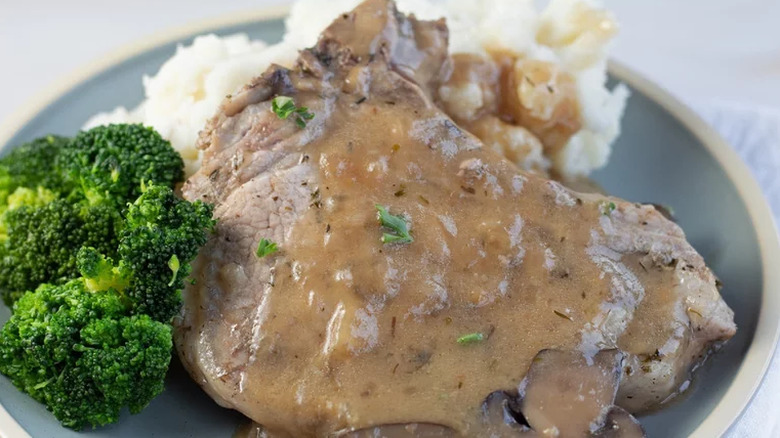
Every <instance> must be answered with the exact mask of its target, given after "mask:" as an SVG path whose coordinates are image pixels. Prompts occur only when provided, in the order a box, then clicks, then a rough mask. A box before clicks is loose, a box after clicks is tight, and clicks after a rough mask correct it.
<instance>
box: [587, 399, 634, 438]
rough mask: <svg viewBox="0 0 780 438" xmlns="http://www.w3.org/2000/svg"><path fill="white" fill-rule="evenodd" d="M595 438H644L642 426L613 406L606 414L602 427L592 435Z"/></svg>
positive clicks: (622, 410)
mask: <svg viewBox="0 0 780 438" xmlns="http://www.w3.org/2000/svg"><path fill="white" fill-rule="evenodd" d="M593 436H594V437H597V438H644V437H645V430H644V429H642V425H641V424H639V422H638V421H637V420H636V418H634V416H633V415H631V414H629V413H628V412H627V411H626V410H625V409H623V408H621V407H618V406H613V407H612V409H610V410H609V413H607V419H606V421H605V422H604V427H602V428H601V430H600V431H598V432H597V433H595V434H594V435H593Z"/></svg>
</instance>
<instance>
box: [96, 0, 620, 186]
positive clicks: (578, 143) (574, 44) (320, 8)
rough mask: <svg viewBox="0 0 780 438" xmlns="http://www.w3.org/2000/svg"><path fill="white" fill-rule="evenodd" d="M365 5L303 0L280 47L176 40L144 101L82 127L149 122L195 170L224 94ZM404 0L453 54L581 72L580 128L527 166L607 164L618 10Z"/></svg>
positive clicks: (576, 0) (211, 38)
mask: <svg viewBox="0 0 780 438" xmlns="http://www.w3.org/2000/svg"><path fill="white" fill-rule="evenodd" d="M358 3H360V0H330V1H328V2H322V1H320V0H298V1H297V2H296V3H295V4H294V5H293V6H292V9H291V13H290V16H289V17H288V18H287V22H286V24H287V29H288V31H287V33H286V34H285V36H284V38H283V40H282V41H281V42H280V43H278V44H275V45H267V44H266V43H264V42H262V41H252V40H250V39H249V38H248V37H247V36H246V35H244V34H237V35H230V36H226V37H223V38H220V37H217V36H215V35H204V36H201V37H198V38H196V39H195V40H194V42H193V44H192V45H190V46H187V47H183V46H181V47H179V48H178V50H177V52H176V54H175V55H174V56H173V57H171V58H170V59H169V60H168V61H166V63H165V64H164V65H163V66H162V68H161V69H160V71H159V72H158V73H157V74H156V75H155V76H152V77H144V78H143V83H144V89H145V91H146V99H145V100H144V101H143V103H141V105H140V106H138V107H137V108H135V109H132V110H127V109H125V108H117V109H115V110H114V111H111V112H108V113H101V114H98V115H96V116H94V117H93V118H91V119H90V120H89V121H87V123H86V124H85V127H92V126H96V125H100V124H107V123H112V122H113V123H119V122H135V123H144V124H146V125H151V126H153V127H154V128H155V129H157V130H158V131H159V132H160V133H161V134H162V135H163V136H164V137H166V138H168V139H169V140H170V141H171V143H172V144H173V146H174V147H175V148H176V149H177V150H178V151H179V152H180V153H181V155H182V157H183V158H184V160H185V163H186V171H187V174H188V175H189V174H191V173H193V172H194V171H195V170H197V168H198V167H199V165H200V152H199V151H198V150H197V149H196V148H195V144H196V140H197V136H198V132H199V131H200V129H201V128H202V127H203V126H204V125H205V123H206V121H207V119H208V118H209V117H211V116H212V115H213V114H214V113H216V111H217V108H218V106H219V104H220V102H221V101H222V99H223V98H224V97H225V96H226V95H228V94H231V93H233V92H235V91H236V90H237V89H238V88H240V87H241V86H242V85H243V84H244V83H246V82H248V81H249V80H250V79H251V78H253V77H255V76H257V75H259V74H260V73H262V72H263V71H264V70H265V69H266V68H267V67H268V66H269V65H270V64H271V63H277V64H281V65H290V64H291V63H292V62H293V61H294V59H295V58H296V56H297V53H298V50H300V49H302V48H305V47H309V46H311V45H313V44H314V43H315V42H316V40H317V36H318V35H319V33H320V32H321V31H322V29H324V28H325V27H326V26H327V25H328V24H329V23H330V22H331V21H332V20H333V19H335V18H336V17H337V16H338V15H339V14H340V13H342V12H344V11H347V10H349V9H352V8H353V7H354V6H355V5H357V4H358ZM397 3H398V7H399V9H400V10H401V11H404V12H412V13H414V14H416V15H417V16H418V17H419V18H423V19H437V18H439V17H445V18H446V19H447V24H448V26H449V28H450V51H451V52H452V53H471V54H486V53H488V52H490V51H507V52H512V53H514V54H517V55H518V57H519V58H520V59H524V60H540V61H544V62H547V63H551V64H552V65H554V66H555V67H556V68H557V69H560V70H561V71H564V72H566V73H567V74H569V75H571V77H573V78H574V86H575V90H576V97H577V104H578V105H579V109H578V110H579V114H580V116H581V119H582V120H581V127H580V129H579V130H578V131H577V132H576V133H574V135H572V136H571V137H570V138H568V140H567V142H566V144H565V145H563V147H561V148H556V149H555V151H554V152H551V155H552V156H549V157H542V155H541V154H542V150H541V145H537V143H538V142H536V143H535V142H533V141H530V142H527V143H525V147H530V148H531V149H532V150H531V152H530V153H529V155H528V158H527V160H533V163H531V162H530V161H529V162H528V163H526V164H528V166H527V167H533V166H536V165H537V164H540V163H542V164H541V165H542V167H544V166H550V165H551V166H552V168H553V169H554V170H555V171H557V172H558V173H559V174H561V175H562V176H564V177H577V176H584V175H587V174H589V173H590V172H591V171H592V170H594V169H597V168H599V167H601V166H603V165H605V164H606V162H607V159H608V158H609V153H610V150H611V144H612V142H613V141H614V140H615V138H616V137H617V135H618V134H619V131H620V118H621V117H622V114H623V109H624V105H625V101H626V98H627V96H628V90H627V89H626V88H625V87H624V86H618V87H616V88H615V89H614V90H608V89H607V88H606V87H605V82H606V60H607V49H608V47H609V42H610V41H611V39H612V37H613V36H614V34H615V33H616V24H615V21H614V19H613V18H612V16H611V14H609V13H608V12H607V11H604V10H602V9H600V8H599V6H598V5H597V4H595V3H594V2H591V1H583V0H552V1H551V2H550V4H549V5H548V6H547V7H546V8H545V9H544V10H543V11H541V12H540V11H537V9H536V8H535V7H534V1H533V0H462V1H458V2H453V1H447V0H397ZM312 11H316V13H311V12H312ZM472 88H473V87H472ZM444 91H445V92H446V93H444V95H443V98H444V99H445V100H446V99H448V96H451V97H449V98H450V99H457V100H458V101H457V102H450V103H452V104H453V105H454V107H457V108H464V111H467V110H468V108H469V106H474V105H476V106H479V105H481V104H482V98H483V96H482V95H480V93H478V92H473V91H474V90H472V89H464V90H460V91H459V90H454V91H453V90H444ZM470 99H473V101H470ZM445 103H446V102H445ZM506 135H508V136H510V137H512V136H513V134H511V133H507V134H506ZM525 135H526V133H523V136H525ZM514 137H517V136H516V135H514ZM519 164H521V165H523V164H524V163H523V162H520V163H519ZM537 167H538V166H537Z"/></svg>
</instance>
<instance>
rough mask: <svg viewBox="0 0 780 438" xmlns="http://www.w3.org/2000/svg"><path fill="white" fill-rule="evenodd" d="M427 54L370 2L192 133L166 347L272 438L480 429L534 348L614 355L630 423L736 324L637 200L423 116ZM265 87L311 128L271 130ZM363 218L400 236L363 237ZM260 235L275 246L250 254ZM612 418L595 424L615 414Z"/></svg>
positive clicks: (680, 243)
mask: <svg viewBox="0 0 780 438" xmlns="http://www.w3.org/2000/svg"><path fill="white" fill-rule="evenodd" d="M446 46H447V29H446V26H445V24H444V22H443V21H437V22H427V21H418V20H416V19H415V18H413V17H406V16H403V15H401V14H399V13H398V12H397V11H396V9H395V5H394V4H393V3H392V2H390V1H387V0H369V1H367V2H366V3H364V4H362V5H361V6H359V7H358V8H357V9H355V10H354V11H352V12H350V13H346V14H344V15H343V16H342V17H341V18H339V19H338V20H337V21H335V22H334V23H333V24H332V25H331V26H330V27H329V28H328V29H326V30H325V32H324V33H323V34H322V36H321V38H320V40H319V42H318V43H317V45H316V46H315V47H314V48H312V49H309V50H305V51H303V52H301V55H300V57H299V59H298V62H297V65H296V67H295V68H294V69H292V70H287V69H284V68H282V67H278V66H275V67H272V68H271V69H269V71H267V72H265V73H264V74H263V75H262V76H260V77H258V78H257V79H255V80H254V81H252V82H251V83H250V84H248V85H247V86H246V87H245V88H244V90H243V91H241V93H240V94H238V95H236V96H234V97H232V98H228V100H226V102H225V103H224V104H223V106H222V109H221V111H220V113H219V114H217V115H216V116H215V117H214V119H213V120H212V121H211V122H210V123H209V125H208V126H207V127H206V129H205V130H204V131H203V132H202V133H201V139H200V147H202V148H203V149H204V150H205V158H204V162H203V166H202V168H201V169H200V171H199V172H198V173H197V174H195V175H194V176H193V177H192V178H191V179H190V180H188V181H187V183H186V185H185V187H184V189H183V193H184V195H185V197H186V198H188V199H191V200H194V199H202V200H204V201H207V202H213V203H215V205H216V209H215V216H216V217H217V218H218V219H219V224H218V225H217V227H216V232H215V235H214V236H213V237H212V239H211V241H210V242H209V243H208V244H207V245H206V247H204V249H203V250H202V251H201V254H200V256H199V258H198V260H197V261H196V263H195V266H194V270H193V272H194V273H195V274H194V275H195V279H196V283H195V284H194V285H192V286H188V289H187V290H186V291H185V293H184V303H185V308H184V311H183V315H182V318H181V319H180V320H179V321H177V333H176V344H177V349H178V352H179V355H180V357H181V359H182V361H183V363H184V364H185V366H186V367H187V369H188V370H189V371H190V373H191V374H192V375H193V377H194V378H195V379H196V381H197V382H198V383H199V384H200V385H201V386H202V387H203V388H204V389H205V390H206V391H207V392H208V393H209V394H210V395H211V396H212V397H213V398H214V399H215V400H216V401H217V402H218V403H220V404H221V405H223V406H226V407H231V408H234V409H237V410H239V411H241V412H242V413H244V414H245V415H246V416H248V417H249V418H251V419H252V420H254V421H256V422H258V423H260V424H262V425H263V426H264V427H265V428H266V430H268V431H271V432H273V433H275V434H277V435H279V436H294V437H310V436H329V435H331V434H338V433H348V432H350V431H356V430H359V429H365V428H372V427H376V426H382V425H398V424H402V425H403V424H417V425H418V426H419V425H420V424H425V425H431V426H426V427H432V428H434V429H436V428H437V427H438V428H439V429H436V430H444V429H448V430H452V431H453V433H456V434H462V435H468V436H480V435H483V434H485V433H486V430H487V429H486V428H485V423H484V421H483V402H485V400H486V397H488V395H490V394H491V393H494V392H495V391H499V390H500V391H506V392H507V393H515V394H517V393H518V385H519V384H520V383H521V382H522V381H523V378H524V376H525V374H526V372H527V371H528V369H529V367H530V366H531V365H532V363H533V359H534V357H536V356H537V354H538V353H539V352H540V351H542V350H546V349H557V350H563V351H569V352H571V351H573V352H577V353H578V354H580V355H582V357H583V358H584V362H585V363H589V362H591V361H592V360H593V358H594V357H596V355H597V354H598V353H599V351H601V350H607V349H619V350H620V351H621V352H622V354H623V355H624V357H623V359H622V360H623V362H622V368H623V369H622V370H621V373H619V374H618V375H620V378H619V380H620V385H619V389H618V392H617V399H616V401H615V404H616V405H617V406H620V407H621V408H624V409H626V410H628V411H630V412H641V411H643V410H646V409H651V408H654V407H656V406H658V405H659V404H660V403H661V402H663V401H665V400H666V399H667V398H670V397H672V396H673V395H674V394H676V393H677V392H678V390H679V388H680V387H681V386H682V385H683V384H684V382H686V380H687V379H688V377H689V371H690V369H691V367H692V366H693V365H694V364H695V363H697V362H698V361H700V360H701V359H700V358H701V357H702V356H706V354H707V352H708V351H709V349H710V348H711V347H713V346H715V345H717V343H719V342H722V341H725V340H727V339H728V338H730V337H731V336H732V335H733V333H734V331H735V326H734V323H733V319H732V312H731V310H730V309H729V308H728V307H727V306H726V304H725V303H724V302H723V301H722V300H721V298H720V295H719V294H718V291H717V289H716V287H715V279H714V276H713V275H712V273H711V272H710V270H709V269H708V268H707V267H706V266H705V265H704V261H703V260H702V258H701V257H700V256H699V255H698V254H697V253H696V252H695V250H694V249H693V248H692V247H691V246H690V245H689V244H688V243H687V242H686V241H685V237H684V235H683V232H682V231H681V230H680V228H679V227H677V226H676V225H675V224H674V223H672V222H670V221H668V220H666V219H665V218H664V217H663V216H662V215H661V214H659V213H658V212H657V211H656V210H655V209H654V208H653V207H652V206H644V205H639V204H633V203H629V202H625V201H621V200H619V199H615V198H608V197H604V196H601V195H586V194H580V193H576V192H573V191H570V190H568V189H566V188H564V187H563V186H562V185H560V184H559V183H557V182H554V181H549V180H546V179H542V178H539V177H537V176H533V175H529V174H525V173H524V172H521V171H520V170H518V168H517V167H516V166H515V165H514V164H512V163H510V162H509V161H507V160H505V159H504V158H502V157H501V155H500V154H499V153H497V152H495V151H494V150H492V149H491V148H486V147H484V146H483V145H482V143H480V141H479V140H478V139H477V138H476V137H474V136H472V135H471V134H469V133H468V132H466V131H463V130H462V129H461V128H459V127H458V126H457V125H456V124H455V123H454V122H453V121H452V120H451V119H450V118H449V117H448V116H447V115H446V114H445V113H443V112H442V111H441V110H440V109H439V108H437V107H436V106H435V105H434V103H433V100H432V97H431V95H432V92H431V90H434V89H436V88H437V87H438V86H439V85H440V82H441V81H442V78H443V77H446V76H447V75H448V74H449V73H450V72H449V69H450V68H451V67H452V66H451V62H450V60H449V58H448V56H447V52H446ZM276 96H289V97H291V98H292V99H293V102H294V104H295V105H296V106H297V107H306V108H308V111H309V112H311V113H313V114H314V117H313V118H312V119H310V120H301V121H300V122H298V123H296V116H295V114H293V115H291V116H290V117H288V118H287V119H281V118H279V117H278V116H277V115H276V114H275V113H274V112H273V111H272V104H271V100H272V99H273V98H275V97H276ZM377 206H382V207H384V208H386V210H387V212H388V213H389V214H390V215H393V216H395V217H396V221H398V220H402V221H403V223H405V224H406V225H407V227H408V229H409V230H410V236H411V239H410V240H412V241H411V242H408V243H382V241H381V238H382V236H383V233H389V234H393V230H392V229H390V228H387V227H382V226H380V224H379V222H378V220H377ZM261 239H267V240H270V241H272V242H274V243H276V244H277V245H278V251H277V252H274V253H271V254H268V255H265V256H263V257H258V255H257V254H256V251H257V248H258V244H259V242H260V241H261ZM621 357H622V356H621ZM577 396H584V397H587V396H588V395H587V394H578V395H577ZM607 403H611V400H610V401H608V402H607ZM614 409H615V410H614V412H615V414H614V418H613V416H610V417H609V418H608V419H607V416H606V414H605V415H601V416H600V417H599V418H600V420H599V421H601V424H599V425H596V426H597V427H596V429H597V428H598V427H601V426H604V425H605V424H606V422H607V421H612V422H614V423H615V424H617V422H618V421H626V420H625V419H623V417H622V415H623V414H625V412H624V411H622V410H620V408H614ZM610 412H611V411H610ZM625 416H628V414H625ZM629 419H630V417H629ZM610 424H612V423H610ZM626 424H628V423H626ZM418 426H415V427H418ZM409 427H412V426H409ZM407 429H408V427H407ZM423 429H424V428H423ZM593 431H594V432H595V429H593ZM356 436H357V435H356Z"/></svg>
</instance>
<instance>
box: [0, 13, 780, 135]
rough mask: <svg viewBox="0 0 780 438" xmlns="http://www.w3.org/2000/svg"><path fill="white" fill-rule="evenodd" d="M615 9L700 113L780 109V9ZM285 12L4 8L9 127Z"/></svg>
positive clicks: (625, 35) (621, 53) (646, 66)
mask: <svg viewBox="0 0 780 438" xmlns="http://www.w3.org/2000/svg"><path fill="white" fill-rule="evenodd" d="M323 1H326V0H323ZM451 1H458V0H451ZM606 2H607V5H608V6H609V7H610V8H611V9H612V10H614V11H615V12H616V14H617V16H618V19H619V20H620V22H621V35H620V37H619V40H618V42H617V45H616V47H615V50H614V52H613V53H614V56H615V58H617V59H618V60H620V61H623V62H625V63H627V64H628V65H629V66H632V67H634V68H636V69H637V70H639V71H640V72H642V73H644V74H645V75H647V76H649V77H650V78H651V79H653V80H655V81H656V82H658V83H660V84H661V85H663V86H664V87H666V88H668V89H669V90H671V91H672V92H673V93H674V94H676V95H678V96H679V97H682V98H683V99H684V100H686V101H688V102H691V103H694V104H696V105H702V104H707V103H709V101H710V100H718V101H729V102H739V103H746V104H758V105H764V106H772V107H780V0H740V1H738V0H606ZM283 3H285V1H284V0H217V1H213V0H212V1H206V0H124V1H116V0H108V1H105V0H104V1H99V0H70V1H68V0H0V122H1V121H2V120H4V119H5V118H6V117H8V116H9V115H10V114H11V112H13V111H14V110H15V109H17V108H18V107H20V106H21V105H22V104H23V103H24V102H25V101H26V100H27V99H29V98H30V97H31V96H33V95H35V93H36V92H38V91H40V90H41V89H42V88H44V87H45V86H46V85H48V84H50V83H52V82H53V81H56V80H57V79H58V78H60V77H62V76H63V75H65V74H67V73H68V72H70V71H72V70H74V69H76V68H77V67H79V66H81V65H83V64H84V63H87V62H89V61H92V60H95V59H96V58H99V57H100V56H101V55H104V54H106V53H109V52H110V51H111V50H113V49H116V48H117V47H119V46H121V45H123V44H126V43H129V42H132V41H134V40H137V39H139V38H143V37H145V36H148V35H151V34H154V33H155V32H158V31H160V30H163V29H166V28H169V27H172V26H178V25H182V24H186V23H189V22H191V21H193V20H199V19H204V18H209V17H214V16H218V15H224V14H228V13H231V12H236V11H242V10H252V9H258V8H262V7H264V6H268V5H279V4H283Z"/></svg>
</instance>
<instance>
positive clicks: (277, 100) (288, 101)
mask: <svg viewBox="0 0 780 438" xmlns="http://www.w3.org/2000/svg"><path fill="white" fill-rule="evenodd" d="M271 111H273V112H274V114H276V115H277V116H278V117H279V118H280V119H282V120H286V119H287V118H288V117H290V116H291V115H294V116H295V124H296V125H298V127H299V128H305V127H306V121H307V120H311V119H313V118H314V113H310V112H309V108H306V107H305V106H301V107H297V106H295V102H293V99H292V97H288V96H276V97H274V99H273V100H272V101H271Z"/></svg>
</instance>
